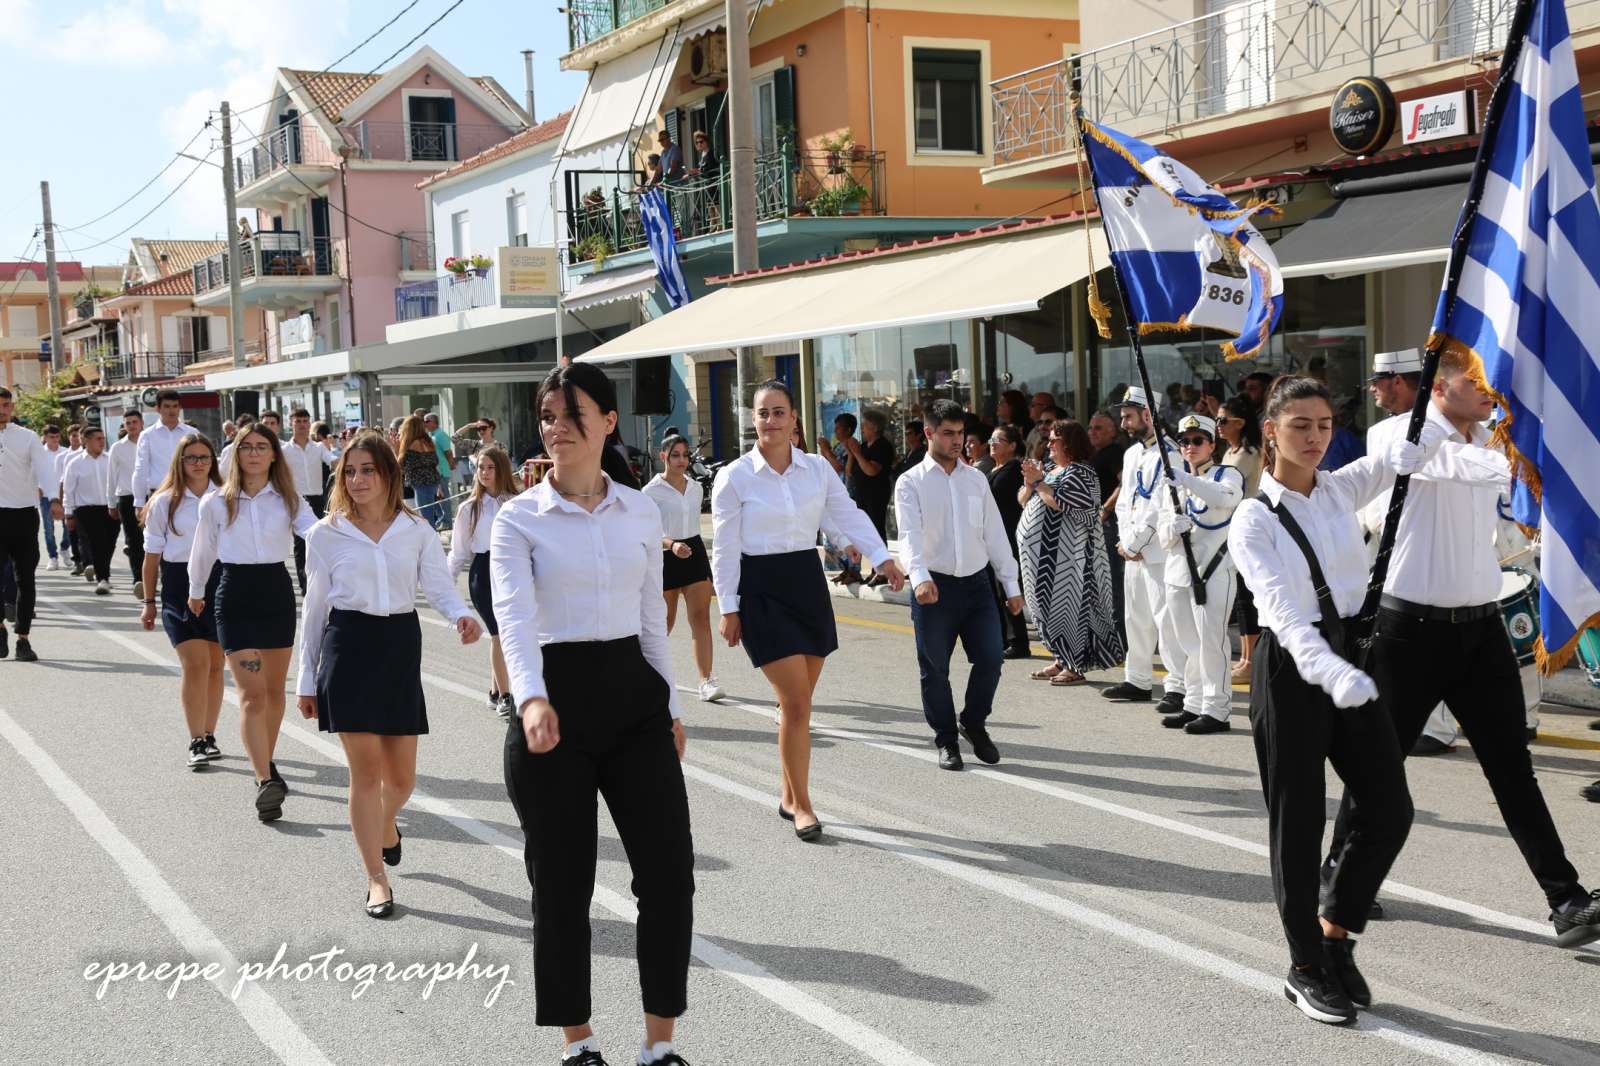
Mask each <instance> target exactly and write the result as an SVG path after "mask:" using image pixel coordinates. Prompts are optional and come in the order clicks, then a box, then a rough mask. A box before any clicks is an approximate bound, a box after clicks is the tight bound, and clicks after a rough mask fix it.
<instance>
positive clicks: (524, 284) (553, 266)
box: [499, 246, 561, 307]
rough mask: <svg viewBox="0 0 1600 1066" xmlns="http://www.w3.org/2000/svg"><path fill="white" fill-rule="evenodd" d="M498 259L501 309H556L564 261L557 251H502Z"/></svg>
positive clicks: (507, 249) (536, 249)
mask: <svg viewBox="0 0 1600 1066" xmlns="http://www.w3.org/2000/svg"><path fill="white" fill-rule="evenodd" d="M499 259H500V264H499V273H500V306H501V307H554V306H555V305H556V296H557V294H558V293H559V292H560V291H561V259H560V257H559V256H558V254H557V252H556V250H555V249H554V248H522V247H515V246H514V247H509V248H501V249H500V250H499Z"/></svg>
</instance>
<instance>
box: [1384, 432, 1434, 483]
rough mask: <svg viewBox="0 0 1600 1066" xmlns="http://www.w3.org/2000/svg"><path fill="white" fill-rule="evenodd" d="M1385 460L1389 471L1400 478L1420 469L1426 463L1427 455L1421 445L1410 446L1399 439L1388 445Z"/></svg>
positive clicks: (1408, 442)
mask: <svg viewBox="0 0 1600 1066" xmlns="http://www.w3.org/2000/svg"><path fill="white" fill-rule="evenodd" d="M1386 458H1387V460H1388V463H1389V469H1390V470H1393V471H1394V472H1395V473H1396V474H1397V475H1399V476H1400V477H1408V476H1410V475H1411V474H1415V473H1416V472H1417V471H1418V470H1421V469H1422V467H1423V466H1424V465H1425V464H1426V463H1427V461H1428V453H1427V451H1426V450H1425V449H1424V448H1423V446H1422V445H1421V444H1412V443H1411V442H1410V441H1408V440H1406V439H1405V438H1404V437H1401V438H1400V439H1399V440H1397V441H1395V442H1394V443H1393V444H1391V445H1389V454H1388V456H1387V457H1386Z"/></svg>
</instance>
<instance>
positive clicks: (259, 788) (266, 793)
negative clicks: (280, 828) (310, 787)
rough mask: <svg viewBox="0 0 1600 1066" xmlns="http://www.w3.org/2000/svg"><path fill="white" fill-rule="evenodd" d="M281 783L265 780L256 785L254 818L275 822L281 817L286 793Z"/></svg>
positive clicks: (286, 790) (270, 779)
mask: <svg viewBox="0 0 1600 1066" xmlns="http://www.w3.org/2000/svg"><path fill="white" fill-rule="evenodd" d="M288 791H289V790H288V789H286V788H284V787H283V782H282V781H274V780H273V779H272V778H270V777H269V778H267V779H266V780H265V781H262V782H260V783H258V784H257V785H256V817H257V818H259V819H261V821H263V822H275V821H277V820H278V819H279V818H282V817H283V797H284V796H285V795H286V794H287V793H288Z"/></svg>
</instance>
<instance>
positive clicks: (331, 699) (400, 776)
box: [295, 431, 481, 918]
mask: <svg viewBox="0 0 1600 1066" xmlns="http://www.w3.org/2000/svg"><path fill="white" fill-rule="evenodd" d="M402 480H403V479H402V476H401V473H400V464H399V462H398V461H397V460H396V459H395V456H394V452H393V451H391V450H390V448H389V446H388V444H386V443H385V442H384V440H383V438H382V437H380V436H379V435H378V434H376V433H372V432H370V431H369V432H364V433H362V434H361V435H360V436H359V437H357V438H356V439H355V440H354V441H353V442H352V443H351V444H350V447H348V448H346V449H345V452H344V455H342V456H341V457H340V458H339V464H338V466H337V467H335V468H334V472H333V491H332V492H331V493H330V494H329V497H328V514H327V517H325V518H323V519H322V520H321V521H320V522H318V523H317V524H316V525H314V526H312V527H311V532H309V533H307V534H306V538H305V539H306V601H305V625H304V626H302V627H301V631H300V674H299V678H298V681H297V684H296V686H295V692H296V693H297V694H298V695H299V701H298V704H299V708H300V714H301V716H302V717H305V718H315V719H317V726H318V728H319V729H321V730H322V731H323V732H325V733H337V734H339V742H340V743H341V744H343V745H344V753H345V759H346V761H347V762H348V763H349V764H350V829H351V831H352V833H353V834H354V836H355V838H356V848H357V850H358V851H359V852H360V854H361V862H362V865H363V866H365V867H366V874H367V890H366V893H365V895H364V896H363V906H364V907H365V909H366V912H367V914H368V915H370V916H371V917H373V918H387V917H389V916H390V915H391V914H393V913H394V889H392V888H391V887H390V886H389V878H388V875H387V874H386V873H384V869H383V868H384V866H385V865H386V864H387V865H389V866H398V865H400V827H399V825H398V823H397V822H396V818H397V817H398V815H399V813H400V808H401V807H403V806H405V802H406V800H407V799H408V798H409V797H410V796H411V790H412V788H413V787H414V786H415V785H416V780H417V737H418V735H420V734H422V733H426V732H427V731H428V709H427V705H426V702H425V701H424V699H423V695H422V625H421V623H420V622H419V621H418V618H417V611H416V608H415V606H413V605H414V604H415V602H416V598H417V590H418V588H421V590H422V593H423V595H425V596H426V597H427V598H428V602H429V603H430V604H432V605H433V608H434V610H436V611H438V612H439V613H440V614H442V615H444V616H445V617H446V618H448V619H449V620H450V621H451V622H453V623H455V627H456V632H458V633H459V634H460V635H461V643H463V644H471V643H472V642H473V641H475V640H477V639H478V636H479V633H480V632H481V630H480V628H479V626H478V621H477V619H475V618H473V617H472V612H471V611H470V610H469V609H468V608H467V605H466V603H465V602H464V601H463V600H462V599H461V595H460V593H458V592H457V591H456V586H455V582H453V581H451V580H450V570H449V567H448V566H447V565H446V564H445V558H444V549H443V548H442V547H440V546H439V536H438V534H437V533H436V532H434V529H433V527H432V526H431V525H430V524H428V523H427V522H424V521H423V520H422V519H421V518H419V517H418V516H417V515H416V514H414V513H413V512H412V511H411V510H410V509H409V508H408V507H406V506H405V504H403V503H401V502H400V491H401V487H402ZM390 835H392V836H393V837H394V843H392V844H390V843H387V838H388V837H389V836H390Z"/></svg>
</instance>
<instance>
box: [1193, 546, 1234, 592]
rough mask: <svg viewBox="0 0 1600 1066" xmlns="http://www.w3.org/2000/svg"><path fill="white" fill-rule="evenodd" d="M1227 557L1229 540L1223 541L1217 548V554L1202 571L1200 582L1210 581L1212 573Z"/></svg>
mask: <svg viewBox="0 0 1600 1066" xmlns="http://www.w3.org/2000/svg"><path fill="white" fill-rule="evenodd" d="M1227 557H1228V542H1227V541H1223V542H1222V544H1221V545H1219V546H1218V548H1217V554H1215V555H1213V556H1212V557H1211V561H1210V562H1209V563H1207V564H1206V568H1205V569H1204V570H1202V571H1201V572H1200V584H1202V585H1204V584H1205V583H1206V582H1207V581H1210V580H1211V575H1212V574H1214V573H1216V572H1217V567H1219V566H1221V565H1222V560H1224V559H1226V558H1227Z"/></svg>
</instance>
